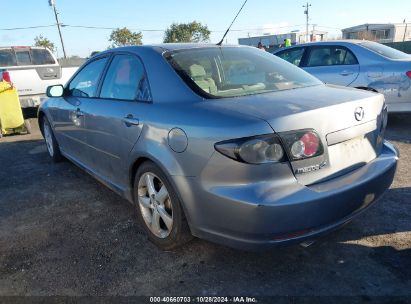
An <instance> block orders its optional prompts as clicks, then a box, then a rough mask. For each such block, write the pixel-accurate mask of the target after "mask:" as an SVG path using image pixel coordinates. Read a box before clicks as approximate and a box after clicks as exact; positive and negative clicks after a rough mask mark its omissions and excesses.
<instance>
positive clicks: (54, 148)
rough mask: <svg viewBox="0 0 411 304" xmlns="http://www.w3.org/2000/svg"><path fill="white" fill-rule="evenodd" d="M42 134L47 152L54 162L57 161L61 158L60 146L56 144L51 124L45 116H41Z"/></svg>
mask: <svg viewBox="0 0 411 304" xmlns="http://www.w3.org/2000/svg"><path fill="white" fill-rule="evenodd" d="M43 135H44V140H45V142H46V146H47V152H48V153H49V155H50V157H51V158H52V159H53V161H54V162H59V161H61V160H62V158H63V156H62V155H61V152H60V148H59V146H58V144H57V141H56V138H55V137H54V133H53V130H52V128H51V125H50V123H49V121H48V120H47V118H46V117H44V118H43Z"/></svg>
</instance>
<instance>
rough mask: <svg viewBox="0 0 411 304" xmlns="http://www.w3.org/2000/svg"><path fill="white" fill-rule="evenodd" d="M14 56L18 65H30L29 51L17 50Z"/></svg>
mask: <svg viewBox="0 0 411 304" xmlns="http://www.w3.org/2000/svg"><path fill="white" fill-rule="evenodd" d="M16 58H17V64H18V65H31V58H30V51H17V52H16Z"/></svg>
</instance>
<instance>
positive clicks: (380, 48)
mask: <svg viewBox="0 0 411 304" xmlns="http://www.w3.org/2000/svg"><path fill="white" fill-rule="evenodd" d="M360 45H361V46H363V47H365V48H367V49H369V50H371V51H373V52H375V53H378V54H380V55H381V56H384V57H387V58H389V59H410V58H411V55H409V54H406V53H404V52H401V51H399V50H396V49H393V48H391V47H389V46H386V45H383V44H380V43H376V42H370V41H366V42H362V43H360Z"/></svg>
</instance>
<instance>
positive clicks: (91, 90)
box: [52, 57, 108, 167]
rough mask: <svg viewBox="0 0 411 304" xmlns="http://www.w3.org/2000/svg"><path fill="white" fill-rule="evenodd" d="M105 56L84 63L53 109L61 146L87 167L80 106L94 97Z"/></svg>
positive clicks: (86, 148) (88, 160)
mask: <svg viewBox="0 0 411 304" xmlns="http://www.w3.org/2000/svg"><path fill="white" fill-rule="evenodd" d="M107 60H108V57H100V58H96V59H95V60H93V61H91V62H89V63H88V64H87V65H85V66H84V67H83V68H82V69H81V70H80V71H79V72H78V73H77V74H76V75H75V76H74V77H73V79H72V80H71V81H70V83H69V84H68V85H67V86H66V88H65V90H64V95H63V97H62V98H60V99H59V102H58V104H57V106H56V107H55V111H53V109H52V111H53V113H54V115H53V120H54V130H55V134H56V137H57V141H58V143H59V145H60V148H61V150H62V151H63V152H64V153H65V154H67V155H68V156H69V157H71V158H73V159H74V160H75V161H77V162H79V163H81V164H82V165H84V166H86V167H88V166H89V165H90V159H89V154H88V147H87V140H86V132H85V125H86V122H85V117H84V113H83V106H84V104H85V103H86V102H87V101H88V100H92V99H94V98H95V97H96V93H97V88H98V84H99V81H100V77H101V76H102V73H103V70H104V67H105V65H106V63H107Z"/></svg>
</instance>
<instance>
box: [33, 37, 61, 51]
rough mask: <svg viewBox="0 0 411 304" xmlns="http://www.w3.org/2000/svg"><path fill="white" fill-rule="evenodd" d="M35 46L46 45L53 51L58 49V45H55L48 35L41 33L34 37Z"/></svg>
mask: <svg viewBox="0 0 411 304" xmlns="http://www.w3.org/2000/svg"><path fill="white" fill-rule="evenodd" d="M34 46H41V47H45V48H48V49H49V50H50V51H52V52H55V51H56V46H55V45H54V43H53V42H51V41H50V40H48V39H47V38H46V37H43V35H39V36H36V37H35V38H34Z"/></svg>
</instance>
